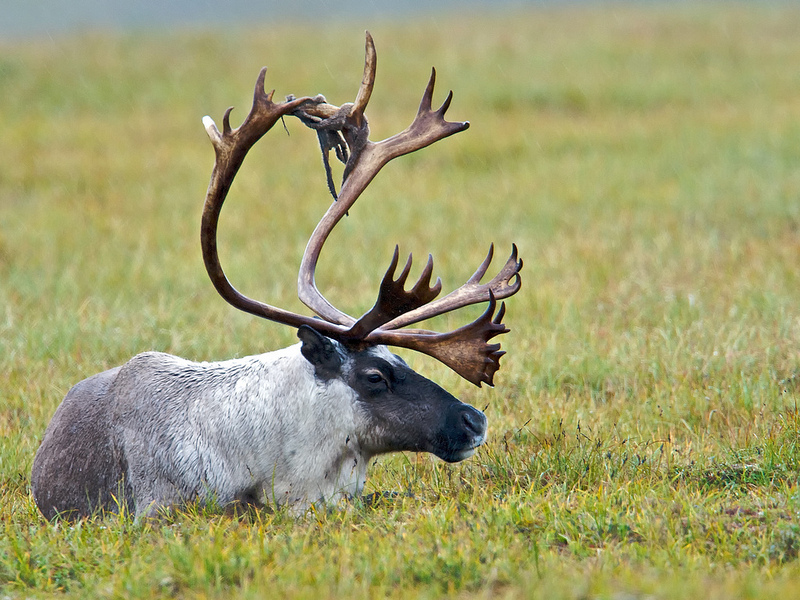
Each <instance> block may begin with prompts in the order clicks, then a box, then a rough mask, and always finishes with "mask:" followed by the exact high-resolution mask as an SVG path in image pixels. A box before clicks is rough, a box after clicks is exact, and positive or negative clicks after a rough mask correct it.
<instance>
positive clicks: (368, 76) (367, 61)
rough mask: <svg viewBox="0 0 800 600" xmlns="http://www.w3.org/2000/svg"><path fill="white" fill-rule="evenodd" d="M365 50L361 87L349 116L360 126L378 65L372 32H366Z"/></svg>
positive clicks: (373, 85)
mask: <svg viewBox="0 0 800 600" xmlns="http://www.w3.org/2000/svg"><path fill="white" fill-rule="evenodd" d="M366 38H367V40H366V50H365V58H364V76H363V77H362V79H361V87H360V88H359V89H358V95H357V96H356V101H355V102H354V103H353V108H351V109H350V118H351V119H352V120H353V122H354V123H355V126H356V127H361V124H362V120H363V117H364V111H365V110H366V108H367V104H368V103H369V99H370V96H372V89H373V88H374V87H375V71H376V69H377V67H378V54H377V53H376V52H375V42H374V40H373V39H372V34H370V32H369V31H367V32H366Z"/></svg>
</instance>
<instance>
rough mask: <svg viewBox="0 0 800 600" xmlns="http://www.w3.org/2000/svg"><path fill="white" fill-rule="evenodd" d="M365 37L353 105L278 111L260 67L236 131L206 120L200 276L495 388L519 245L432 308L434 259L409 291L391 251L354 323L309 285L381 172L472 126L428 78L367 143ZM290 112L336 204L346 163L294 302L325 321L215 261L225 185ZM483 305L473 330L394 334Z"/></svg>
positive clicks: (369, 61) (369, 48)
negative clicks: (329, 244)
mask: <svg viewBox="0 0 800 600" xmlns="http://www.w3.org/2000/svg"><path fill="white" fill-rule="evenodd" d="M366 36H367V37H366V59H365V65H364V77H363V79H362V82H361V86H360V88H359V91H358V95H357V97H356V101H355V102H354V103H352V104H344V105H342V106H341V107H338V106H334V105H331V104H328V102H327V101H326V100H325V98H324V97H323V96H316V97H314V98H309V97H303V98H294V97H293V96H289V97H287V100H286V102H283V103H278V104H275V103H273V102H272V93H270V94H265V92H264V75H265V71H266V69H263V70H262V71H261V74H260V75H259V79H258V82H257V83H256V92H255V96H254V100H253V108H252V109H251V111H250V114H249V115H248V116H247V118H246V119H245V121H244V122H243V123H242V125H241V126H240V127H239V128H238V129H234V130H232V129H231V128H230V124H229V115H230V110H231V109H228V111H227V112H226V113H225V118H224V128H223V132H222V133H220V132H219V131H218V130H217V128H216V126H215V125H214V122H213V121H212V120H211V118H210V117H205V118H204V119H203V122H204V124H205V126H206V130H207V131H208V134H209V137H210V138H211V141H212V143H213V144H214V148H215V151H216V157H217V160H216V164H215V166H214V171H213V173H212V176H211V183H210V184H209V188H208V194H207V196H206V205H205V208H204V211H203V224H202V235H201V240H202V245H203V257H204V260H205V263H206V269H207V270H208V273H209V276H210V277H211V280H212V282H213V283H214V286H215V287H216V289H217V291H219V293H220V294H221V295H222V297H223V298H225V300H227V301H228V302H229V303H231V304H232V305H233V306H235V307H237V308H239V309H241V310H244V311H246V312H249V313H252V314H255V315H257V316H260V317H264V318H267V319H270V320H273V321H277V322H280V323H285V324H287V325H291V326H294V327H299V326H300V325H309V326H311V327H313V328H315V329H316V330H318V331H319V332H320V333H323V334H324V335H327V336H329V337H332V338H335V339H338V340H340V341H342V342H344V343H347V344H351V345H361V346H367V345H373V344H387V345H392V346H399V347H404V348H409V349H412V350H417V351H419V352H423V353H425V354H428V355H430V356H433V357H434V358H436V359H438V360H440V361H441V362H443V363H445V364H446V365H448V366H449V367H450V368H452V369H453V370H455V371H456V372H457V373H458V374H459V375H461V376H462V377H464V378H465V379H467V380H468V381H470V382H472V383H474V384H476V385H480V384H481V383H488V384H489V385H492V383H493V377H494V373H495V372H496V371H497V369H498V368H499V366H500V363H499V359H500V357H501V356H502V355H503V354H504V353H503V352H502V351H500V345H499V344H489V343H488V342H489V340H490V339H492V338H493V337H495V336H497V335H499V334H502V333H506V332H507V331H508V329H506V327H505V326H504V325H503V324H502V318H503V315H504V313H505V305H504V304H502V303H501V305H500V308H499V310H498V309H497V302H496V301H497V300H498V299H502V298H507V297H509V296H511V295H513V294H515V293H516V292H517V291H518V290H519V288H520V276H519V271H520V269H521V268H522V261H521V260H518V259H517V248H516V246H513V250H512V253H511V256H510V257H509V259H508V260H507V261H506V263H505V265H504V266H503V268H502V269H501V270H500V272H499V273H498V274H497V275H496V276H495V277H493V278H492V279H491V280H490V281H489V282H487V283H485V284H481V283H480V281H481V279H482V278H483V277H484V275H485V274H486V271H487V270H488V267H489V264H490V262H491V259H492V254H493V249H494V247H493V246H492V247H491V248H490V250H489V254H488V256H487V257H486V259H485V260H484V261H483V263H482V264H481V266H480V267H479V268H478V270H477V271H476V272H475V274H474V275H473V276H472V277H470V279H469V280H468V281H467V282H466V283H465V284H464V285H462V286H461V287H460V288H458V289H457V290H455V291H453V292H451V293H450V294H447V295H446V296H444V297H443V298H441V299H439V300H435V301H434V298H435V297H436V296H437V295H438V294H439V292H440V291H441V281H440V280H438V279H437V280H436V282H435V283H434V284H433V285H432V286H431V284H430V281H431V276H432V272H433V259H432V258H431V257H429V258H428V263H427V265H426V267H425V269H424V270H423V273H422V275H421V276H420V278H419V280H418V281H417V283H416V284H415V285H414V286H412V288H411V289H410V290H406V289H405V284H406V281H407V279H408V274H409V271H410V268H411V256H409V258H408V261H407V262H406V265H405V267H404V268H403V270H402V272H401V273H400V275H399V277H398V278H397V279H395V272H396V269H397V265H398V258H399V251H398V249H397V248H395V253H394V257H393V259H392V263H391V266H390V267H389V269H388V270H387V272H386V275H385V276H384V278H383V281H382V283H381V286H380V292H379V294H378V299H377V301H376V303H375V306H373V308H372V309H371V310H369V311H368V312H367V313H366V314H364V315H363V316H362V317H361V318H360V319H358V320H356V319H354V318H353V317H351V316H350V315H347V314H346V313H344V312H342V311H340V310H338V309H337V308H335V307H334V306H333V305H332V304H330V302H328V301H327V300H326V299H325V297H324V296H323V295H322V294H321V293H320V292H319V290H318V289H317V286H316V284H315V281H314V274H315V270H316V265H317V262H318V260H319V254H320V251H321V250H322V246H323V245H324V243H325V241H326V239H327V238H328V236H329V234H330V232H331V231H332V230H333V228H334V227H335V226H336V224H337V223H338V222H339V220H340V219H341V218H342V217H343V216H344V215H345V214H346V213H347V212H348V210H349V209H350V208H351V207H352V205H353V204H354V203H355V201H356V200H357V199H358V197H359V196H360V195H361V193H362V192H363V191H364V189H366V187H367V185H369V183H370V182H371V181H372V179H373V178H374V177H375V176H376V175H377V173H378V171H380V169H381V168H382V167H383V166H384V165H385V164H386V163H388V162H389V161H390V160H392V159H394V158H397V157H398V156H402V155H404V154H408V153H410V152H414V151H416V150H420V149H421V148H424V147H426V146H429V145H430V144H433V143H434V142H436V141H438V140H441V139H443V138H445V137H448V136H450V135H453V134H454V133H458V132H459V131H464V130H465V129H467V128H468V127H469V123H468V122H466V121H465V122H450V121H447V120H445V118H444V115H445V112H446V111H447V109H448V108H449V107H450V102H451V101H452V98H453V93H452V92H450V93H449V94H448V96H447V98H446V100H445V101H444V103H443V104H442V106H440V107H439V108H438V109H436V110H433V108H432V100H433V89H434V84H435V81H436V71H435V70H432V72H431V77H430V80H429V81H428V85H427V87H426V88H425V92H424V94H423V96H422V101H421V102H420V106H419V110H418V111H417V115H416V117H415V118H414V121H413V122H412V123H411V125H410V126H409V127H408V128H407V129H405V130H404V131H402V132H401V133H398V134H397V135H394V136H392V137H390V138H388V139H386V140H383V141H380V142H372V141H370V140H369V124H368V122H367V118H366V115H365V114H364V111H365V109H366V107H367V103H368V102H369V99H370V96H371V94H372V89H373V86H374V83H375V71H376V64H377V56H376V53H375V46H374V43H373V41H372V36H371V35H370V34H369V32H367V34H366ZM288 114H291V115H294V116H296V117H298V118H300V120H301V121H302V122H303V123H305V124H306V125H308V126H309V127H311V128H313V129H315V130H316V131H317V132H318V135H319V137H320V146H321V148H322V152H323V160H324V161H325V167H326V172H327V175H328V184H329V187H330V188H331V191H332V193H333V194H334V198H336V197H337V196H336V193H335V190H334V186H333V181H332V178H331V174H330V168H329V164H328V159H327V153H328V151H329V150H330V149H335V150H336V153H337V156H338V157H339V158H340V160H342V161H343V162H346V165H345V169H344V176H343V183H342V187H341V190H340V192H339V194H338V200H337V201H335V202H334V203H333V204H332V205H331V206H330V208H329V209H328V211H327V212H326V213H325V215H324V216H323V217H322V219H321V220H320V222H319V223H318V224H317V227H316V228H315V230H314V232H313V233H312V235H311V237H310V239H309V241H308V245H307V246H306V250H305V253H304V254H303V260H302V262H301V265H300V272H299V275H298V296H299V297H300V300H301V301H302V302H303V303H304V304H306V306H308V307H309V308H310V309H311V310H313V311H314V312H315V313H316V314H317V315H319V316H320V317H322V319H315V318H312V317H308V316H304V315H299V314H296V313H292V312H289V311H286V310H283V309H279V308H276V307H273V306H270V305H268V304H264V303H261V302H258V301H256V300H252V299H250V298H247V297H246V296H243V295H242V294H240V293H239V292H238V291H236V289H235V288H234V287H233V286H232V285H231V284H230V283H229V282H228V280H227V279H226V278H225V275H224V273H223V271H222V268H221V266H220V263H219V258H218V256H217V244H216V231H217V222H218V219H219V213H220V210H221V207H222V203H223V202H224V200H225V197H226V195H227V193H228V190H229V188H230V185H231V182H232V181H233V178H234V176H235V175H236V172H237V171H238V169H239V167H240V166H241V163H242V160H243V159H244V156H245V154H246V153H247V151H248V150H249V149H250V147H252V145H253V144H255V143H256V141H258V139H260V138H261V136H262V135H263V134H264V133H265V132H266V131H267V130H268V129H269V128H270V127H272V125H274V124H275V122H277V120H278V119H279V118H281V117H283V116H284V115H288ZM481 302H489V306H488V308H487V310H486V312H485V313H484V314H483V315H482V316H481V317H479V318H478V319H476V320H475V321H474V322H472V323H470V324H469V325H466V326H465V327H462V328H460V329H457V330H455V331H452V332H450V333H436V332H432V331H426V330H419V329H404V330H402V331H397V329H398V328H400V327H404V326H406V325H411V324H413V323H417V322H419V321H422V320H425V319H429V318H431V317H433V316H436V315H441V314H444V313H446V312H450V311H453V310H456V309H457V308H461V307H463V306H467V305H470V304H477V303H481Z"/></svg>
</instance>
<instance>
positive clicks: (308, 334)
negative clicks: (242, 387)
mask: <svg viewBox="0 0 800 600" xmlns="http://www.w3.org/2000/svg"><path fill="white" fill-rule="evenodd" d="M297 337H298V338H300V341H301V342H303V345H302V346H301V347H300V352H301V353H302V355H303V356H304V357H305V359H306V360H307V361H308V362H310V363H311V364H312V365H314V374H315V375H316V377H317V378H319V379H322V380H323V381H327V380H328V379H333V378H334V377H338V376H339V375H340V374H341V369H342V359H341V357H340V356H339V353H338V352H337V351H336V348H335V347H334V345H333V342H332V341H331V340H330V339H328V338H327V337H325V336H324V335H322V334H321V333H319V332H318V331H317V330H315V329H312V328H311V327H309V326H308V325H301V326H300V327H299V329H298V330H297Z"/></svg>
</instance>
